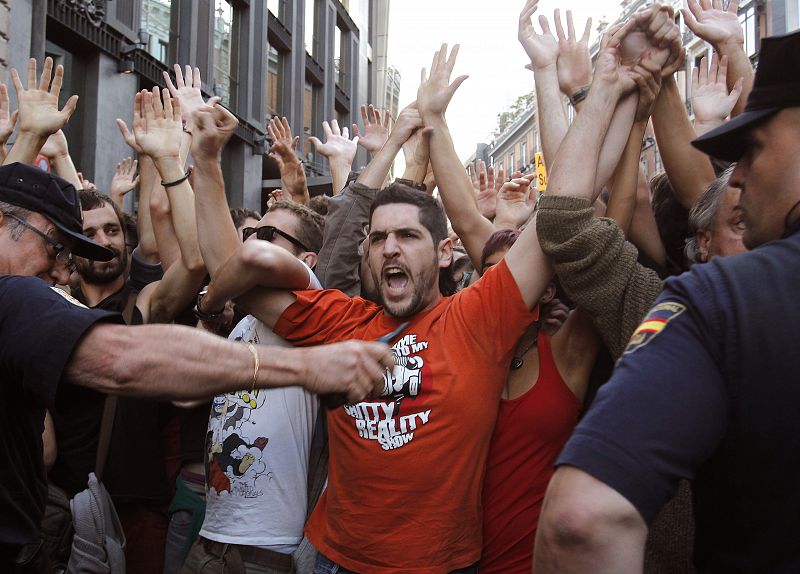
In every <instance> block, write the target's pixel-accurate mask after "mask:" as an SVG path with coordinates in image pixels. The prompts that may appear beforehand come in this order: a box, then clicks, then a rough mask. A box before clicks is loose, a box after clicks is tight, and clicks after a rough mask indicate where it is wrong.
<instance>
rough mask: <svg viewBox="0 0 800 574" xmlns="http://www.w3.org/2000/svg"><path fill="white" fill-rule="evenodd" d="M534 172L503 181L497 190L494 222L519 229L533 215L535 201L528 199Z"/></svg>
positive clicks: (534, 176)
mask: <svg viewBox="0 0 800 574" xmlns="http://www.w3.org/2000/svg"><path fill="white" fill-rule="evenodd" d="M535 178H536V174H533V173H532V174H528V175H523V176H522V177H516V178H514V179H512V180H511V181H507V182H505V183H504V184H503V185H502V186H501V187H500V190H499V191H498V192H497V216H496V218H495V224H496V225H498V226H501V227H510V228H513V229H519V228H520V227H521V226H522V225H524V224H525V222H527V221H528V219H530V218H531V215H533V210H534V208H535V207H536V202H534V201H530V195H531V182H532V181H533V180H534V179H535Z"/></svg>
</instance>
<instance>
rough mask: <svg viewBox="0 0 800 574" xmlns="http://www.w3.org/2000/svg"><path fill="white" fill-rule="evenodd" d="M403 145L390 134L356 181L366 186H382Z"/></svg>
mask: <svg viewBox="0 0 800 574" xmlns="http://www.w3.org/2000/svg"><path fill="white" fill-rule="evenodd" d="M401 147H402V142H398V141H397V140H396V139H393V138H392V137H391V136H390V137H389V139H388V140H386V143H385V144H383V147H382V148H381V149H380V150H379V151H378V153H376V154H375V155H374V156H372V161H371V162H369V163H368V164H367V167H365V168H364V169H363V170H362V171H361V175H359V176H358V179H357V180H356V181H358V183H360V184H361V185H363V186H365V187H369V188H381V187H382V186H383V181H384V180H385V179H386V176H387V175H388V173H389V169H390V168H391V167H392V162H393V161H394V158H395V157H396V156H397V154H398V153H399V152H400V149H401Z"/></svg>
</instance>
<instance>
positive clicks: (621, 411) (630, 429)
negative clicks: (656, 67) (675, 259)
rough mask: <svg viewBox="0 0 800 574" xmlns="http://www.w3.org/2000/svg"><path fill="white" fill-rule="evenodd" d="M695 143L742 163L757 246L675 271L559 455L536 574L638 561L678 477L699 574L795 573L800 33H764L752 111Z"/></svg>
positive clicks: (737, 174) (798, 556)
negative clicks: (685, 488) (687, 500)
mask: <svg viewBox="0 0 800 574" xmlns="http://www.w3.org/2000/svg"><path fill="white" fill-rule="evenodd" d="M693 143H694V145H695V146H696V147H697V148H699V149H700V150H702V151H704V152H706V153H707V154H709V155H711V156H713V157H716V158H719V159H723V160H727V161H737V162H738V163H737V165H736V168H735V170H734V172H733V174H732V176H731V186H734V187H737V188H739V189H740V190H741V207H742V209H743V211H744V219H745V225H746V228H747V230H746V232H745V235H744V243H745V245H746V246H747V247H748V248H750V249H752V250H753V251H751V252H749V253H745V254H741V255H736V256H732V257H726V258H715V259H713V260H712V261H711V262H709V263H707V264H704V265H697V266H694V267H693V268H692V271H691V272H689V273H686V274H684V275H682V276H680V277H678V278H674V279H670V280H668V281H667V282H666V284H665V287H664V291H663V293H662V294H661V296H660V297H659V299H658V300H657V301H656V304H655V306H654V307H653V308H652V309H651V311H650V312H649V314H648V315H647V316H646V317H645V319H644V321H643V323H642V324H641V325H640V326H639V328H638V329H637V330H636V332H635V333H634V335H633V337H632V338H631V341H630V343H629V344H628V347H627V349H626V350H625V352H624V354H623V356H622V357H621V359H620V362H619V363H618V364H617V368H616V370H615V372H614V375H613V377H612V379H611V381H610V382H609V383H608V384H607V385H605V386H604V387H603V388H601V390H600V392H599V393H598V395H597V399H596V401H595V403H594V404H593V406H592V408H591V409H590V411H589V413H588V414H587V416H586V417H585V418H584V419H583V421H582V422H581V423H580V424H579V426H578V428H577V429H576V431H575V433H574V435H573V436H572V438H571V439H570V441H569V442H568V443H567V445H566V447H565V448H564V451H563V452H562V454H561V456H560V457H559V459H558V462H557V464H558V465H559V468H558V470H557V472H556V473H555V475H554V477H553V480H552V481H551V483H550V486H549V489H548V493H547V497H546V499H545V504H544V510H543V514H542V518H541V522H540V524H539V534H538V538H537V544H536V550H535V565H534V570H535V571H536V572H537V574H543V573H549V572H636V571H641V569H642V564H643V549H644V541H645V538H646V535H647V525H648V524H649V523H650V521H651V520H652V519H653V518H654V516H655V515H656V513H657V512H658V510H659V509H660V508H661V506H662V504H663V503H664V502H665V501H667V500H668V499H669V498H670V497H671V496H672V495H673V494H674V493H675V491H676V489H677V485H678V481H679V480H680V479H682V478H686V479H692V480H694V497H695V507H696V540H695V557H694V560H695V564H696V566H697V568H698V570H699V571H700V572H798V571H800V547H798V545H797V540H799V539H800V490H799V489H798V484H800V384H799V383H800V361H798V360H797V352H796V347H797V344H798V341H800V306H799V305H798V304H797V302H796V300H797V294H798V293H800V161H798V150H800V33H794V34H790V35H787V36H783V37H774V38H766V39H764V41H763V42H762V46H761V57H760V63H759V66H758V70H757V73H756V78H755V82H754V87H753V90H752V92H751V93H750V95H749V97H748V100H747V106H746V108H745V111H744V113H742V114H741V115H739V116H737V117H736V118H735V119H733V120H732V121H730V122H728V123H727V124H724V125H723V126H721V127H719V128H718V129H716V130H713V131H711V132H709V133H708V134H706V135H704V136H703V137H701V138H698V139H697V140H695V141H694V142H693Z"/></svg>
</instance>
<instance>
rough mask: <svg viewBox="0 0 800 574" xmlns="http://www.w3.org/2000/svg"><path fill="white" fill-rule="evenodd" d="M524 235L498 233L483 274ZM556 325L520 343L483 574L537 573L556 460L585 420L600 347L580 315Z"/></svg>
mask: <svg viewBox="0 0 800 574" xmlns="http://www.w3.org/2000/svg"><path fill="white" fill-rule="evenodd" d="M518 236H519V232H517V231H510V230H502V231H498V232H496V233H494V234H493V235H492V236H491V237H490V238H489V241H487V243H486V248H485V249H484V253H483V257H482V267H483V269H482V270H485V269H486V268H488V267H489V266H491V265H493V264H495V263H497V262H498V261H500V259H502V257H503V256H504V255H505V253H506V251H508V248H509V247H510V246H511V245H512V244H513V243H514V241H516V238H517V237H518ZM554 294H555V286H554V285H552V284H551V286H550V288H548V290H547V292H546V293H545V295H544V296H543V297H542V299H541V300H540V304H541V305H543V306H544V305H545V304H547V303H550V302H551V300H552V298H553V295H554ZM546 313H547V311H546V310H544V311H543V312H542V315H543V316H542V321H546V320H547V317H546V316H545V315H546ZM549 323H552V322H549ZM555 323H556V324H555V329H553V328H552V327H553V325H550V324H545V325H544V326H543V323H542V322H541V321H540V322H539V323H537V324H536V325H534V326H532V327H531V328H530V329H529V330H528V332H526V333H525V335H524V336H523V337H522V338H521V339H520V341H519V343H518V344H517V349H516V351H515V354H514V359H513V361H512V365H511V369H510V370H509V373H508V379H507V380H506V385H505V387H504V390H503V396H502V398H501V400H500V408H499V410H498V416H497V423H496V426H495V430H494V434H493V436H492V442H491V444H490V447H489V457H488V460H487V467H486V477H485V479H484V486H483V554H482V557H481V561H480V565H479V569H480V572H481V574H486V573H501V572H502V573H504V574H509V573H517V572H518V573H520V574H523V573H524V574H529V573H530V571H531V567H532V563H533V544H534V539H535V537H536V526H537V524H538V522H539V513H540V512H541V508H542V500H543V499H544V494H545V490H546V489H547V483H548V482H549V480H550V477H551V476H552V474H553V462H554V461H555V459H556V457H557V456H558V453H559V452H560V451H561V448H562V447H563V446H564V443H565V442H566V441H567V439H568V438H569V436H570V434H572V429H573V428H574V427H575V424H576V423H577V422H578V414H579V412H580V409H581V405H582V400H583V396H584V394H585V392H586V384H587V382H588V379H589V373H590V371H591V368H592V365H593V363H594V360H595V357H596V355H597V351H598V349H599V346H600V341H599V338H598V337H597V335H596V334H595V331H594V328H593V327H592V324H591V320H590V318H589V317H588V315H586V314H584V313H583V312H582V311H580V310H577V311H573V312H572V313H571V314H570V315H569V317H568V318H567V319H566V321H564V323H563V325H562V326H561V328H560V329H558V326H559V325H558V324H559V321H555ZM540 327H541V328H540ZM548 331H550V333H548ZM553 332H555V334H553Z"/></svg>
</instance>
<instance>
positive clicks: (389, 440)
mask: <svg viewBox="0 0 800 574" xmlns="http://www.w3.org/2000/svg"><path fill="white" fill-rule="evenodd" d="M427 348H428V342H427V341H418V340H417V336H416V335H413V334H408V335H405V336H404V337H403V338H402V339H401V340H400V341H398V342H397V343H395V345H394V346H393V347H392V349H393V351H394V362H395V366H394V369H392V371H391V373H389V372H387V373H386V374H385V375H384V379H383V396H384V400H383V401H380V402H361V403H357V404H354V405H345V406H344V412H345V413H346V414H347V415H349V416H350V417H352V418H353V420H354V421H353V422H354V423H355V429H356V432H357V433H358V436H359V437H360V438H362V439H366V440H374V441H377V443H378V444H379V445H380V447H381V448H382V449H383V450H393V449H396V448H400V447H402V446H405V445H406V444H408V443H410V442H411V441H412V440H414V433H415V432H416V431H417V430H418V429H419V428H420V427H422V426H424V425H426V424H427V423H428V421H429V420H430V416H431V410H430V409H426V410H422V411H419V412H413V413H408V410H409V409H410V408H411V406H410V405H409V406H407V407H406V408H404V409H403V412H402V413H401V411H400V408H401V404H402V403H403V401H404V400H405V399H409V400H412V401H416V400H417V398H419V397H420V396H421V394H422V392H423V390H424V389H425V373H426V371H425V370H424V367H425V361H424V359H423V358H422V357H421V356H420V355H419V354H418V353H420V352H421V351H424V350H425V349H427Z"/></svg>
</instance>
